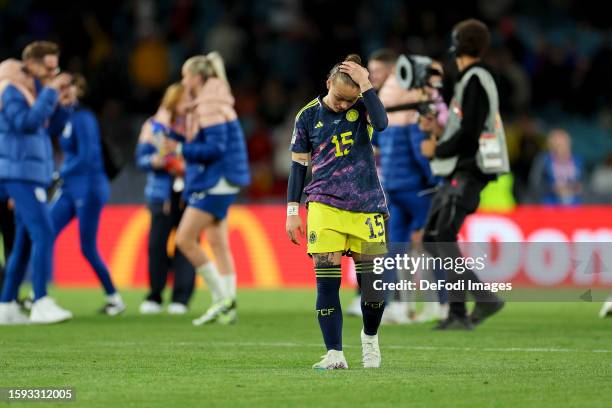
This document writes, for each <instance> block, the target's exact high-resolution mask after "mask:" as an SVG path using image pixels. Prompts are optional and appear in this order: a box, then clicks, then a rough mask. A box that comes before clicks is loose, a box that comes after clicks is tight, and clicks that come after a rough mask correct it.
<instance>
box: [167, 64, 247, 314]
mask: <svg viewBox="0 0 612 408" xmlns="http://www.w3.org/2000/svg"><path fill="white" fill-rule="evenodd" d="M182 74H183V80H182V84H183V86H185V89H186V91H187V92H189V94H190V95H191V97H192V99H193V105H192V110H191V112H190V114H189V115H188V118H187V129H186V132H185V138H186V141H185V143H176V142H175V141H173V140H171V139H166V148H167V149H168V150H169V151H175V152H177V154H179V155H182V156H183V157H184V159H185V162H186V175H185V197H186V201H187V209H186V210H185V214H184V215H183V218H182V219H181V223H180V225H179V227H178V231H177V236H176V241H177V245H178V247H179V249H180V250H181V251H182V252H183V253H184V254H185V256H186V257H187V258H188V259H189V261H190V262H191V264H192V265H193V266H194V267H195V269H196V272H197V273H198V274H200V275H201V276H202V277H203V278H204V280H205V281H206V284H207V285H208V288H209V289H210V291H211V295H212V304H211V306H210V307H209V308H208V310H207V311H206V312H205V313H204V314H203V315H202V316H201V317H200V318H198V319H196V320H194V321H193V324H194V325H196V326H199V325H202V324H206V323H211V322H215V321H217V322H219V323H221V324H228V323H233V322H235V321H236V301H235V299H236V272H235V266H234V260H233V257H232V254H231V251H230V247H229V234H228V227H227V212H228V209H229V207H230V205H231V204H232V203H234V201H235V200H236V197H237V195H238V192H239V191H240V187H243V186H246V185H248V184H249V183H250V175H249V166H248V158H247V152H246V145H245V141H244V134H243V132H242V128H241V127H240V123H239V122H238V117H237V114H236V112H235V110H234V107H233V105H234V98H233V96H232V94H231V91H230V86H229V83H228V81H227V77H226V74H225V67H224V65H223V60H222V59H221V56H220V55H219V54H218V53H216V52H212V53H210V54H208V55H198V56H195V57H192V58H189V59H188V60H187V61H186V62H185V64H184V65H183V69H182ZM203 231H205V232H206V239H207V241H208V243H209V245H210V247H211V249H212V251H213V254H214V256H215V259H216V263H217V265H215V264H214V263H213V262H211V260H210V259H208V257H207V256H206V254H205V252H204V251H203V250H202V248H201V246H200V244H199V242H198V240H199V237H200V235H201V234H202V232H203Z"/></svg>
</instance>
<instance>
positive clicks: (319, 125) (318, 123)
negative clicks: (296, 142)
mask: <svg viewBox="0 0 612 408" xmlns="http://www.w3.org/2000/svg"><path fill="white" fill-rule="evenodd" d="M322 127H323V122H321V121H318V122H317V124H316V125H315V129H318V128H322Z"/></svg>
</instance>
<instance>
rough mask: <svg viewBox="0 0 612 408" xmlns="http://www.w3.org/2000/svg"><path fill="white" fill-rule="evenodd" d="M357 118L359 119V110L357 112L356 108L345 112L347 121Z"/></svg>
mask: <svg viewBox="0 0 612 408" xmlns="http://www.w3.org/2000/svg"><path fill="white" fill-rule="evenodd" d="M357 119H359V112H357V110H355V109H349V111H348V112H346V120H348V121H349V122H354V121H356V120H357Z"/></svg>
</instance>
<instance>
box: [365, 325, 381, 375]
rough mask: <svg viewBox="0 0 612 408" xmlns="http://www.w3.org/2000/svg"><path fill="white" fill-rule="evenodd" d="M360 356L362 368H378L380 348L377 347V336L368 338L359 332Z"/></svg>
mask: <svg viewBox="0 0 612 408" xmlns="http://www.w3.org/2000/svg"><path fill="white" fill-rule="evenodd" d="M361 356H362V360H361V361H362V362H363V368H379V367H380V360H381V358H380V347H378V334H376V335H374V336H368V335H367V334H365V333H364V332H363V329H362V330H361Z"/></svg>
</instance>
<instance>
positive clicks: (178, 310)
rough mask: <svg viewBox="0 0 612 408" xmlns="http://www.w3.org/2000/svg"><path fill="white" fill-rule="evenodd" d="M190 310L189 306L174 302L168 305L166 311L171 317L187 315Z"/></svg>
mask: <svg viewBox="0 0 612 408" xmlns="http://www.w3.org/2000/svg"><path fill="white" fill-rule="evenodd" d="M188 310H189V309H188V308H187V305H184V304H183V303H178V302H172V303H170V304H169V305H168V308H167V309H166V311H167V312H168V314H171V315H184V314H185V313H187V311H188Z"/></svg>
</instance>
